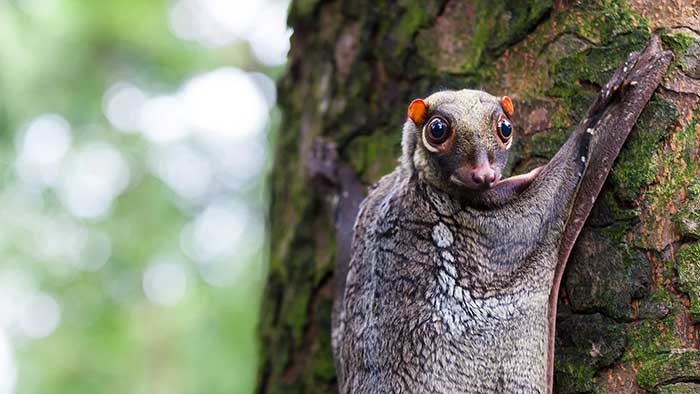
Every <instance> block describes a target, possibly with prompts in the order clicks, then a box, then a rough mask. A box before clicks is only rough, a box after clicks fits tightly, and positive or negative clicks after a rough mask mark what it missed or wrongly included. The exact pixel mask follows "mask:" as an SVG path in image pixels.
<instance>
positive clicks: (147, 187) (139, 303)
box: [0, 0, 280, 394]
mask: <svg viewBox="0 0 700 394" xmlns="http://www.w3.org/2000/svg"><path fill="white" fill-rule="evenodd" d="M168 5H169V2H166V1H164V0H144V1H118V0H110V1H88V0H50V1H49V0H23V1H19V0H17V1H12V0H9V1H8V0H5V1H1V2H0V191H1V192H2V193H4V194H8V193H9V194H11V193H13V190H14V188H15V187H16V185H17V183H18V182H19V181H18V179H17V178H18V177H17V175H16V172H15V169H14V164H13V163H14V158H15V151H16V145H17V138H18V135H19V133H20V132H21V129H22V127H23V125H24V124H26V122H28V121H29V120H31V119H32V118H34V117H36V116H38V115H40V114H43V113H57V114H60V115H61V116H63V117H64V118H65V119H67V120H68V121H69V122H70V124H71V125H72V139H73V145H77V146H80V145H83V144H85V143H90V142H107V143H109V144H111V145H112V146H114V147H116V148H117V149H118V150H119V151H120V152H121V153H122V155H123V156H124V157H125V158H126V160H127V161H128V163H129V165H130V168H131V171H132V174H136V175H135V178H137V180H136V181H134V180H132V184H131V186H130V187H129V188H128V189H127V190H126V191H125V192H124V193H123V194H121V195H120V196H119V197H117V199H116V200H115V201H114V204H113V206H112V209H111V211H110V213H109V214H108V215H107V216H105V217H102V218H99V219H97V220H85V219H78V218H69V221H70V222H75V223H77V224H78V225H79V226H83V227H85V228H87V229H89V230H90V231H93V230H94V231H100V232H102V233H104V234H106V235H107V236H108V237H109V238H110V240H111V256H110V258H109V260H108V262H107V263H106V264H105V265H104V266H103V267H101V268H100V269H98V270H80V269H70V268H65V269H64V268H61V266H60V263H57V262H52V261H41V260H37V259H36V258H35V257H34V256H31V255H27V254H26V253H24V252H23V251H22V248H19V247H17V242H26V243H32V242H37V240H36V239H33V238H32V234H33V232H34V231H35V230H36V229H26V230H27V231H26V232H25V231H24V230H23V229H22V228H21V226H20V225H15V226H14V227H13V225H10V224H7V222H17V221H20V222H21V220H19V218H18V215H20V216H27V215H36V216H37V217H38V218H56V217H58V218H62V217H64V216H70V215H69V214H68V213H66V212H65V210H64V209H63V208H62V207H61V203H60V200H59V198H58V197H57V196H56V193H55V191H53V190H52V189H51V188H46V189H43V190H40V191H39V192H38V196H36V198H37V200H38V201H39V203H36V204H35V203H31V204H30V203H27V204H28V205H27V207H26V208H25V209H24V210H22V209H18V208H17V207H15V206H13V207H11V211H7V209H8V207H7V206H6V207H4V208H3V207H0V209H5V210H6V211H5V212H4V213H0V226H2V228H0V238H1V239H2V240H4V241H5V242H1V241H0V272H2V271H3V270H15V269H21V270H24V271H27V272H29V273H30V274H31V278H32V280H33V282H34V283H35V285H36V288H38V289H41V291H43V292H46V293H48V294H51V295H52V296H53V297H55V298H56V300H57V302H58V304H59V305H60V307H61V321H60V324H59V325H58V327H57V329H56V331H54V332H53V333H52V334H50V335H49V336H48V337H46V338H42V339H28V338H22V337H18V336H11V338H12V343H13V347H14V359H15V364H16V367H17V382H16V387H15V392H16V393H19V394H25V393H26V394H28V393H41V394H51V393H115V394H116V393H120V394H121V393H168V394H172V393H250V392H253V389H254V385H255V378H256V368H257V356H256V351H257V342H256V337H257V335H256V332H255V331H256V328H257V320H258V311H259V309H260V308H259V303H260V302H261V300H260V298H261V287H262V283H263V280H264V274H265V267H264V266H263V263H262V262H263V261H264V256H263V254H264V251H259V252H256V253H255V254H254V255H252V256H249V257H248V259H249V260H250V261H249V262H246V263H245V264H246V267H247V268H246V269H245V270H243V273H242V274H241V275H240V277H238V279H237V280H236V281H235V282H233V283H232V284H231V285H230V286H224V287H212V286H210V285H208V284H207V283H206V282H205V281H203V280H202V279H201V278H200V277H199V276H198V272H197V266H196V264H195V263H194V262H192V261H191V260H190V259H189V258H188V257H187V256H186V255H185V254H184V253H183V252H182V251H181V250H180V242H181V241H180V237H181V230H182V228H183V226H184V225H185V224H186V223H188V222H189V221H191V220H192V216H193V213H192V212H190V211H188V209H186V208H185V209H183V207H182V204H179V203H178V201H177V197H176V196H175V194H174V192H173V191H172V190H171V189H170V188H169V187H168V186H167V185H166V184H165V183H164V182H163V181H161V180H160V179H159V178H157V177H155V176H153V175H151V174H150V173H148V171H147V163H146V162H147V160H148V158H147V153H148V150H149V149H150V144H151V143H149V142H148V141H147V140H145V139H144V138H143V137H142V136H140V135H138V134H128V133H120V132H117V131H115V130H113V129H112V128H111V126H110V124H109V122H108V121H107V119H106V118H105V116H104V114H103V109H102V105H103V96H104V94H105V91H106V90H107V89H108V88H109V87H110V86H111V85H112V84H114V83H115V82H117V81H121V80H128V81H134V82H136V83H138V84H139V86H142V87H145V88H147V89H149V90H151V91H156V92H158V91H172V90H175V89H177V87H178V86H179V85H180V84H181V83H182V82H183V81H184V80H186V79H187V78H188V77H191V76H193V75H196V74H197V73H201V72H205V71H208V70H212V69H215V68H217V67H222V66H235V67H239V68H242V69H245V70H258V71H262V72H264V73H266V74H267V75H269V76H271V77H273V78H274V76H275V75H276V74H278V73H279V72H280V67H279V66H278V67H272V68H270V67H264V66H262V65H261V64H260V63H259V62H257V61H256V60H255V59H254V57H253V56H252V55H251V54H250V48H249V47H248V44H245V43H234V44H232V45H229V46H226V47H222V48H218V49H209V48H205V47H203V46H200V45H199V44H196V43H191V42H185V41H182V40H180V39H178V38H177V37H175V36H174V35H173V34H172V33H171V31H170V30H169V29H168V22H167V8H168ZM262 185H264V183H258V184H257V186H255V188H254V190H253V191H248V192H246V193H247V194H246V195H244V196H243V197H244V198H251V196H260V195H264V189H262V188H263V186H262ZM6 197H7V196H6ZM10 197H11V196H10ZM8 198H9V197H7V198H4V199H0V204H2V203H4V202H6V201H8ZM18 198H20V199H21V198H24V197H22V196H20V197H18ZM22 204H23V203H22ZM22 204H20V205H22ZM263 205H264V204H263ZM36 223H39V225H41V224H40V223H42V221H41V220H38V221H37V222H36ZM3 233H4V234H3ZM23 237H24V238H23ZM163 254H165V255H167V256H174V257H175V258H176V259H178V260H181V261H183V262H184V263H183V264H184V265H185V267H186V272H187V291H186V294H185V296H184V298H183V299H182V300H181V301H180V302H179V303H178V304H177V305H175V306H170V307H166V306H159V305H154V304H152V303H151V302H150V301H149V300H148V299H147V298H146V297H145V295H144V292H143V290H142V275H143V272H144V270H145V267H146V265H147V264H148V263H149V261H150V260H152V259H153V258H155V257H158V256H160V255H163ZM238 263H239V264H240V262H238ZM52 264H54V265H57V266H53V267H52V266H51V265H52Z"/></svg>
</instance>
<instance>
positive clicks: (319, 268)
mask: <svg viewBox="0 0 700 394" xmlns="http://www.w3.org/2000/svg"><path fill="white" fill-rule="evenodd" d="M554 3H556V4H553V3H552V1H548V0H531V1H519V2H509V1H505V0H491V1H486V0H473V1H463V0H435V1H422V2H418V1H415V0H397V1H391V2H390V1H386V0H384V1H372V2H370V1H349V0H334V1H328V2H318V1H315V0H294V1H293V3H292V6H291V9H290V19H289V20H290V23H291V25H292V27H293V28H294V35H293V37H292V49H291V52H290V59H289V65H288V70H287V72H286V74H285V76H284V77H283V78H282V80H281V81H280V82H279V98H280V106H281V108H282V110H283V113H284V117H283V120H282V122H281V127H280V131H279V132H278V135H277V136H276V144H277V155H276V160H275V166H274V170H273V175H272V206H271V212H270V218H271V239H272V250H271V262H270V274H269V279H268V285H267V291H266V299H265V303H264V305H265V310H264V312H263V321H262V322H261V332H262V340H263V349H264V354H263V355H262V359H263V361H262V364H261V367H260V385H259V390H258V391H259V392H260V393H328V392H334V391H335V384H336V381H335V374H334V368H333V362H332V358H331V350H330V338H329V333H330V308H331V302H332V297H333V280H332V273H333V261H334V253H335V249H334V242H335V237H334V232H333V217H334V212H332V209H329V207H332V204H331V205H329V204H327V203H328V202H330V203H332V202H333V196H332V195H328V194H327V191H324V190H323V189H319V188H316V187H315V186H314V185H313V184H312V183H310V180H309V178H308V174H307V169H306V163H307V160H308V158H309V153H310V150H311V148H312V145H313V141H314V140H315V138H317V137H319V136H323V137H324V138H326V139H328V140H331V141H334V142H335V143H336V145H337V147H338V153H339V156H340V158H341V160H343V161H345V162H346V163H348V164H349V165H350V166H351V167H352V168H353V170H354V171H355V172H356V173H357V175H358V176H359V177H360V179H361V180H362V182H363V183H364V184H367V185H369V184H371V183H373V182H375V181H376V180H377V179H378V178H379V177H380V176H381V175H383V174H385V173H387V172H388V171H390V170H391V169H392V168H393V167H394V166H395V165H396V159H397V158H398V156H399V154H400V149H401V148H400V129H401V125H402V123H403V122H404V120H405V108H406V105H407V104H408V103H409V102H410V100H411V99H413V98H416V97H422V96H425V95H427V94H429V93H431V92H433V91H435V90H437V89H442V88H450V89H460V88H480V89H486V90H488V91H490V92H492V93H493V94H497V95H501V94H508V95H509V96H511V97H512V98H513V99H514V100H515V106H516V114H515V117H514V123H515V124H516V126H517V133H518V136H517V142H516V144H515V145H514V147H513V152H512V160H511V162H510V163H509V169H512V170H513V171H515V172H518V171H523V170H527V169H530V168H533V167H534V166H537V165H540V164H542V163H544V162H546V160H548V159H549V158H550V157H551V156H552V155H553V154H554V153H555V152H556V151H557V150H558V148H559V146H560V145H561V143H562V142H563V141H564V140H565V139H566V138H567V136H568V135H569V133H571V131H572V130H573V129H574V128H575V126H576V124H577V123H578V121H579V120H580V117H581V115H582V114H583V112H584V111H585V109H586V108H587V106H588V105H589V104H590V102H591V100H592V99H593V97H594V95H595V92H596V91H597V90H598V89H599V88H600V85H601V84H603V83H605V81H606V80H607V79H608V78H609V77H610V74H611V73H612V70H613V69H614V68H615V67H616V66H617V65H618V64H619V63H620V62H621V61H622V60H623V59H624V58H625V56H626V55H627V53H629V52H630V51H634V50H638V49H640V48H641V47H642V46H643V45H644V43H645V42H646V41H647V39H648V38H649V36H650V35H651V34H652V33H657V34H660V35H661V37H662V40H663V42H664V45H665V46H666V48H668V49H672V50H673V51H674V53H675V61H674V64H673V65H672V67H671V70H670V71H669V73H668V74H667V76H666V77H665V78H664V81H663V83H662V85H663V86H662V87H661V88H659V90H658V91H657V93H656V95H655V96H654V98H653V99H652V101H651V102H650V103H649V105H648V106H647V108H646V109H645V111H644V113H643V114H642V116H641V118H640V120H639V122H638V123H637V125H636V127H635V129H634V130H633V131H632V133H631V135H630V137H629V140H628V141H627V143H626V145H625V147H624V148H623V151H622V153H621V155H620V157H619V158H618V160H617V162H616V164H615V166H614V168H613V171H612V173H611V176H610V178H609V180H608V182H607V184H606V186H605V188H604V189H603V191H602V193H601V195H600V197H599V199H598V201H597V202H596V205H595V207H594V209H593V212H592V214H591V217H590V218H589V221H588V224H587V225H586V227H585V228H584V231H583V236H582V238H581V240H580V241H579V244H578V246H577V249H576V250H575V251H574V254H573V256H572V258H571V261H570V266H569V268H568V271H567V273H566V278H565V281H564V286H563V289H562V292H561V299H560V310H561V314H560V316H559V323H560V325H559V328H560V330H559V331H558V342H557V354H556V371H557V374H556V378H557V379H556V381H555V384H556V388H557V391H558V392H562V393H563V392H566V393H576V392H659V393H684V392H691V391H689V390H692V389H694V388H697V387H695V386H697V382H698V379H699V378H698V377H697V370H691V369H689V366H692V365H696V364H693V363H696V362H697V358H696V356H695V354H696V353H693V352H696V351H697V349H698V348H700V329H699V325H698V313H700V300H699V298H700V294H699V291H700V290H699V286H700V277H699V276H700V274H699V273H698V266H700V256H699V254H700V250H699V249H698V247H699V246H698V245H700V244H699V243H698V242H699V239H700V217H699V216H698V212H700V184H699V182H698V181H699V180H700V164H699V162H700V161H699V160H698V155H700V121H699V119H698V117H699V116H700V115H698V114H700V69H699V68H700V65H699V64H700V61H699V59H700V35H699V34H700V17H698V16H697V10H698V9H700V4H697V1H696V0H684V1H680V2H678V4H676V3H674V2H671V0H662V1H657V2H650V1H647V0H630V1H621V0H586V1H555V2H554ZM693 6H695V8H693ZM693 10H695V12H696V13H695V15H693ZM562 327H568V328H567V331H563V330H562Z"/></svg>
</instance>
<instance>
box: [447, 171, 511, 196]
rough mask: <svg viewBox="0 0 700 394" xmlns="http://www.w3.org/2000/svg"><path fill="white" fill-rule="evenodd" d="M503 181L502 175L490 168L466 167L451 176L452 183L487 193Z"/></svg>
mask: <svg viewBox="0 0 700 394" xmlns="http://www.w3.org/2000/svg"><path fill="white" fill-rule="evenodd" d="M500 180H501V174H500V172H498V171H495V170H493V169H492V168H491V167H490V166H488V167H485V168H474V167H471V166H465V167H461V168H458V169H457V170H456V171H455V172H454V173H453V174H452V175H451V176H450V181H451V182H453V183H455V184H457V185H459V186H461V187H465V188H467V189H469V190H473V191H485V190H489V189H491V188H493V187H495V186H496V185H497V184H498V183H499V182H500Z"/></svg>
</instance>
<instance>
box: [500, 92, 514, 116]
mask: <svg viewBox="0 0 700 394" xmlns="http://www.w3.org/2000/svg"><path fill="white" fill-rule="evenodd" d="M501 107H502V108H503V112H505V113H506V115H508V116H511V115H513V100H511V99H510V97H508V96H503V97H501Z"/></svg>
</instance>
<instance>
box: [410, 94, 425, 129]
mask: <svg viewBox="0 0 700 394" xmlns="http://www.w3.org/2000/svg"><path fill="white" fill-rule="evenodd" d="M426 109H427V105H425V101H423V100H422V99H415V100H413V101H411V104H409V105H408V117H409V118H411V120H412V121H413V123H415V124H420V123H423V120H424V118H425V111H426Z"/></svg>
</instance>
